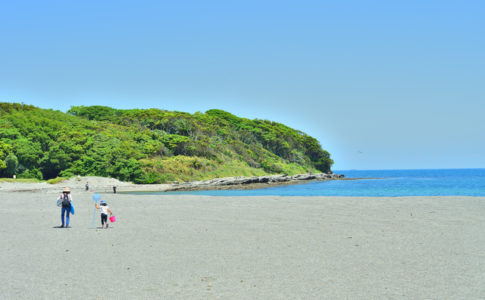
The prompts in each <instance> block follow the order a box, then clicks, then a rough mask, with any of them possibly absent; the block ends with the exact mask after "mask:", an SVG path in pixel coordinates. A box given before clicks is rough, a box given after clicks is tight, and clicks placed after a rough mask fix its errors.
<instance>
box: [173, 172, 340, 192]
mask: <svg viewBox="0 0 485 300" xmlns="http://www.w3.org/2000/svg"><path fill="white" fill-rule="evenodd" d="M343 177H344V175H339V174H326V173H316V174H298V175H293V176H288V175H267V176H254V177H227V178H215V179H209V180H203V181H191V182H184V183H180V184H172V185H171V186H170V187H169V188H168V189H167V191H193V190H212V189H234V188H243V189H248V188H262V187H265V186H268V185H283V184H295V183H298V182H302V181H325V180H336V179H342V178H343Z"/></svg>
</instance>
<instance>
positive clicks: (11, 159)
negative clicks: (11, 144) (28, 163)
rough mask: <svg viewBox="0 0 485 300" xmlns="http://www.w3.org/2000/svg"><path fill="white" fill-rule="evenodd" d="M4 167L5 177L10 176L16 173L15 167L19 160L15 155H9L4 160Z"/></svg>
mask: <svg viewBox="0 0 485 300" xmlns="http://www.w3.org/2000/svg"><path fill="white" fill-rule="evenodd" d="M5 165H6V167H7V168H6V173H7V176H9V177H10V176H12V175H14V174H15V173H16V172H17V167H18V165H19V160H18V159H17V156H15V154H13V153H10V154H9V155H8V156H7V157H6V158H5Z"/></svg>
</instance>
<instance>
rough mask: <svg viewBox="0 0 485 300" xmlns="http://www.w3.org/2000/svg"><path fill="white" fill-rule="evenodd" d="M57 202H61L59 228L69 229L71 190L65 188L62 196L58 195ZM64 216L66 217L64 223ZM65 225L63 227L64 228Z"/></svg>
mask: <svg viewBox="0 0 485 300" xmlns="http://www.w3.org/2000/svg"><path fill="white" fill-rule="evenodd" d="M58 201H61V221H62V224H61V228H63V227H66V228H69V215H70V214H71V201H72V196H71V190H70V189H69V187H66V188H65V189H64V190H63V191H62V194H60V195H59V198H58ZM64 216H65V217H66V222H65V223H64ZM64 225H65V226H64Z"/></svg>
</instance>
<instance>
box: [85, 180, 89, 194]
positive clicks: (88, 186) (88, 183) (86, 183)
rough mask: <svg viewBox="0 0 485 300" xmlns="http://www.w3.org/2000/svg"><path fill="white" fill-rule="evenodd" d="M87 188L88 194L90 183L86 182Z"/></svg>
mask: <svg viewBox="0 0 485 300" xmlns="http://www.w3.org/2000/svg"><path fill="white" fill-rule="evenodd" d="M85 187H86V192H87V191H89V182H87V181H86V185H85Z"/></svg>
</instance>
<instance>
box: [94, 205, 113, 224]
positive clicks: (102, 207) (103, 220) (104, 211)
mask: <svg viewBox="0 0 485 300" xmlns="http://www.w3.org/2000/svg"><path fill="white" fill-rule="evenodd" d="M94 206H96V208H97V209H100V210H101V227H102V228H103V229H104V228H106V229H108V226H109V224H108V213H109V215H110V216H111V215H113V213H112V212H111V210H110V209H109V206H108V203H106V201H104V200H101V202H99V205H98V203H97V202H95V203H94ZM105 226H106V227H105Z"/></svg>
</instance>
